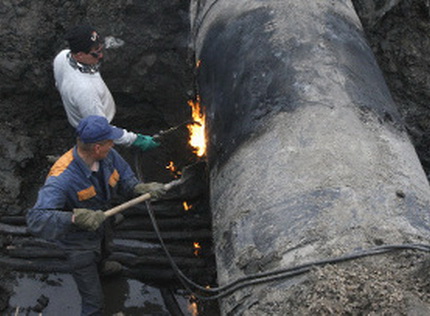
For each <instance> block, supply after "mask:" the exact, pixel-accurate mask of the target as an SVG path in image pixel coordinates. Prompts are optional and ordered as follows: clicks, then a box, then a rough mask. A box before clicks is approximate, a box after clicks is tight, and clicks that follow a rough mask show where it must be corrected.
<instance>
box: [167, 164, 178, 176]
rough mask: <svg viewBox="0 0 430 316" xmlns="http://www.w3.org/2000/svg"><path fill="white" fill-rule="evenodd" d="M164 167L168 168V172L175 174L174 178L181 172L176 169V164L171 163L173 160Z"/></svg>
mask: <svg viewBox="0 0 430 316" xmlns="http://www.w3.org/2000/svg"><path fill="white" fill-rule="evenodd" d="M166 169H167V170H170V172H171V173H172V174H173V175H174V176H175V178H177V177H178V176H180V175H181V172H180V171H178V169H177V168H176V166H175V164H174V163H173V161H170V162H169V164H168V165H167V166H166Z"/></svg>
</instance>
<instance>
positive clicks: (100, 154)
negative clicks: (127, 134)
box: [94, 140, 114, 160]
mask: <svg viewBox="0 0 430 316" xmlns="http://www.w3.org/2000/svg"><path fill="white" fill-rule="evenodd" d="M113 146H114V144H113V140H106V141H104V142H101V143H97V144H95V145H94V158H95V159H96V160H102V159H105V158H106V157H107V155H108V153H109V151H110V150H111V148H112V147H113Z"/></svg>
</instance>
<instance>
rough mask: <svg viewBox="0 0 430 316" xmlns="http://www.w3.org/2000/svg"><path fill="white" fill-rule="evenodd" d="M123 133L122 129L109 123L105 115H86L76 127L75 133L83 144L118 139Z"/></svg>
mask: <svg viewBox="0 0 430 316" xmlns="http://www.w3.org/2000/svg"><path fill="white" fill-rule="evenodd" d="M123 134H124V130H122V129H120V128H117V127H115V126H112V125H110V124H109V122H108V120H107V119H106V118H105V117H103V116H98V115H90V116H87V117H86V118H84V119H82V120H81V121H80V122H79V125H78V127H77V128H76V135H77V136H78V137H79V138H80V140H81V141H82V142H83V143H85V144H89V143H97V142H100V141H103V140H108V139H112V140H114V139H118V138H120V137H121V136H122V135H123Z"/></svg>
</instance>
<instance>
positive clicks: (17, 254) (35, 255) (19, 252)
mask: <svg viewBox="0 0 430 316" xmlns="http://www.w3.org/2000/svg"><path fill="white" fill-rule="evenodd" d="M6 254H7V255H9V256H10V257H12V258H26V259H39V258H59V259H66V257H67V256H66V253H65V252H64V251H63V250H61V249H55V248H54V249H52V248H40V247H31V248H18V247H13V246H8V247H7V248H6Z"/></svg>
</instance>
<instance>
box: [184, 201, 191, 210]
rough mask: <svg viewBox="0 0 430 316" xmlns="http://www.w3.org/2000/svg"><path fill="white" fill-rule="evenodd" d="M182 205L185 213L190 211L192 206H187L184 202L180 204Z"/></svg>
mask: <svg viewBox="0 0 430 316" xmlns="http://www.w3.org/2000/svg"><path fill="white" fill-rule="evenodd" d="M182 205H183V207H184V210H186V211H188V210H190V209H191V208H192V207H193V206H192V205H188V203H187V202H185V201H184V202H183V203H182Z"/></svg>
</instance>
